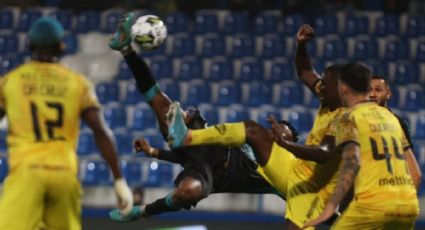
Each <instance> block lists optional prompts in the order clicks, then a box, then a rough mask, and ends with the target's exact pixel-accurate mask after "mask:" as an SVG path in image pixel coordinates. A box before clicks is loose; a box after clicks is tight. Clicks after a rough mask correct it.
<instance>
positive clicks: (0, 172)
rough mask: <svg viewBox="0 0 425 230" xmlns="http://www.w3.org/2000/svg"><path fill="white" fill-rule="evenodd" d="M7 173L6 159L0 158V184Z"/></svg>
mask: <svg viewBox="0 0 425 230" xmlns="http://www.w3.org/2000/svg"><path fill="white" fill-rule="evenodd" d="M8 171H9V166H8V164H7V159H6V158H5V157H0V184H1V183H3V181H4V179H5V178H6V176H7V172H8Z"/></svg>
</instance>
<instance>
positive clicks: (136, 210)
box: [109, 206, 144, 222]
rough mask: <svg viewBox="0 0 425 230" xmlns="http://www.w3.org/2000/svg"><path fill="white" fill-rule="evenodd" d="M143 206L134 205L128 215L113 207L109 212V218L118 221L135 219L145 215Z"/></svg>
mask: <svg viewBox="0 0 425 230" xmlns="http://www.w3.org/2000/svg"><path fill="white" fill-rule="evenodd" d="M143 209H144V208H143V206H134V207H133V208H132V209H131V211H130V212H129V213H128V214H127V215H123V214H122V213H121V212H120V210H119V209H117V208H116V209H113V210H112V211H110V212H109V218H111V219H112V220H113V221H116V222H130V221H135V220H137V219H139V218H140V217H142V216H143Z"/></svg>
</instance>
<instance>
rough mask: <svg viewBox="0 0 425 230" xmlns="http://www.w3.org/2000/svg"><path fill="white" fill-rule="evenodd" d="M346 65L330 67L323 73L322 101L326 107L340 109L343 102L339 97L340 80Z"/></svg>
mask: <svg viewBox="0 0 425 230" xmlns="http://www.w3.org/2000/svg"><path fill="white" fill-rule="evenodd" d="M343 66H344V65H342V64H336V65H331V66H328V67H327V68H326V69H325V72H324V73H323V75H324V76H323V79H322V84H321V86H320V87H321V89H320V92H321V95H320V99H321V102H322V104H323V105H324V106H331V107H339V105H340V104H341V100H340V98H339V95H338V90H337V89H338V78H339V77H340V75H341V69H342V67H343Z"/></svg>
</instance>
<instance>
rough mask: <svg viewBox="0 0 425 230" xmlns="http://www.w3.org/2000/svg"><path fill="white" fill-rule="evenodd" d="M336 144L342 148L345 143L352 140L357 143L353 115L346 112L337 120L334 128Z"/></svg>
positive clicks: (357, 133) (357, 138)
mask: <svg viewBox="0 0 425 230" xmlns="http://www.w3.org/2000/svg"><path fill="white" fill-rule="evenodd" d="M335 134H336V135H335V138H336V146H338V148H342V147H343V146H344V145H345V144H347V143H350V142H354V143H357V144H359V143H360V140H359V139H360V138H359V132H358V128H357V125H356V122H355V119H354V117H353V116H352V115H351V114H350V113H349V112H346V113H344V114H342V115H341V117H340V118H339V120H338V126H337V128H336V130H335Z"/></svg>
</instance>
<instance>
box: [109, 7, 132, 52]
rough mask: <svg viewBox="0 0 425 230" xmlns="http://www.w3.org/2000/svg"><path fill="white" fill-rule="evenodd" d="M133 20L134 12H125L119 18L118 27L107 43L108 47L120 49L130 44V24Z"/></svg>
mask: <svg viewBox="0 0 425 230" xmlns="http://www.w3.org/2000/svg"><path fill="white" fill-rule="evenodd" d="M133 22H134V13H133V12H129V13H127V14H126V15H125V16H124V18H122V19H121V21H120V23H119V25H118V29H117V31H116V32H115V34H114V36H113V37H112V39H111V42H110V43H109V47H111V49H114V50H118V51H121V50H122V49H123V48H125V47H126V46H129V45H130V44H131V26H132V25H133Z"/></svg>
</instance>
